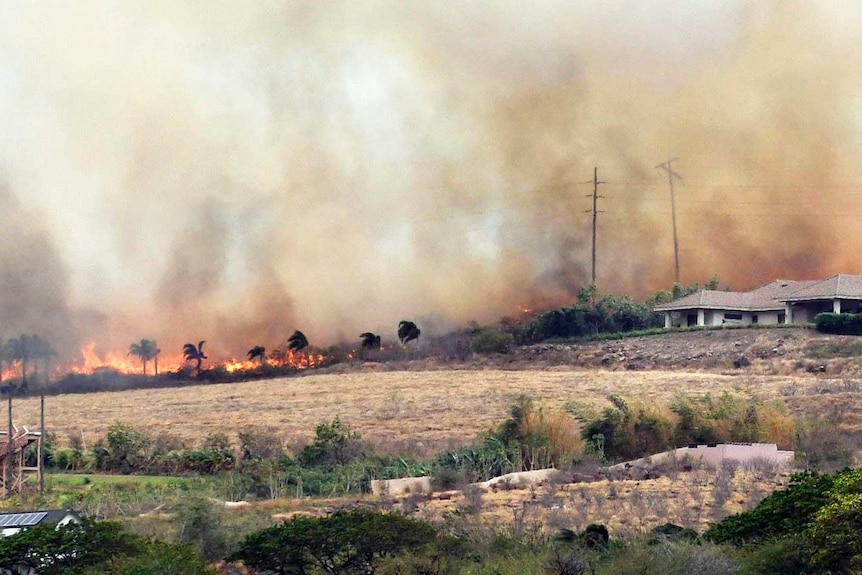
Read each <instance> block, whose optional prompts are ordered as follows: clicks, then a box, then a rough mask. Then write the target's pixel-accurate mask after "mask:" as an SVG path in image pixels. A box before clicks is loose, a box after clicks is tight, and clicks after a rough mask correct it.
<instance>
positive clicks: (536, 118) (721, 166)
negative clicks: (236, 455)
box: [0, 0, 862, 358]
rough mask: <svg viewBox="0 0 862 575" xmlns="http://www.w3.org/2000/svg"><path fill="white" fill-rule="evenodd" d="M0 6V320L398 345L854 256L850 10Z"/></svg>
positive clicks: (798, 6)
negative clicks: (677, 286)
mask: <svg viewBox="0 0 862 575" xmlns="http://www.w3.org/2000/svg"><path fill="white" fill-rule="evenodd" d="M572 4H573V3H571V2H565V1H563V0H543V1H539V2H530V3H522V2H510V1H503V2H500V1H495V2H490V1H480V2H451V3H444V4H442V5H441V4H439V3H431V2H427V3H419V2H409V3H404V2H397V1H395V0H376V1H369V2H350V1H347V0H343V1H332V2H312V1H298V2H258V3H253V4H252V5H251V6H249V5H241V3H233V2H216V3H213V2H182V3H176V2H167V1H162V2H148V3H140V4H138V3H132V2H129V3H120V4H116V3H107V2H96V1H92V2H76V3H65V2H47V1H46V2H25V1H23V0H22V1H20V2H19V1H14V0H13V1H12V2H5V3H3V5H2V6H0V213H2V222H3V224H2V226H0V239H2V243H0V335H4V336H5V337H9V336H12V335H15V334H17V333H21V332H27V333H31V332H34V333H39V334H40V335H43V337H46V338H47V339H49V340H50V341H52V342H53V343H54V345H55V346H56V347H58V349H60V350H61V352H62V353H63V354H64V356H65V357H71V355H72V354H73V353H74V352H75V351H76V350H79V349H80V348H81V346H83V345H84V344H85V343H87V342H90V341H95V342H97V346H98V348H99V349H100V350H102V351H107V350H113V351H120V352H122V351H123V350H125V349H127V348H128V345H129V343H131V342H132V341H136V340H140V339H141V338H144V337H147V338H155V339H157V340H158V341H159V343H160V346H161V347H162V348H163V349H166V350H171V351H174V350H175V351H176V352H177V353H179V350H180V348H181V346H182V344H183V343H184V342H186V341H193V342H196V341H198V340H201V339H205V340H207V341H208V342H209V343H208V345H209V346H210V348H209V349H210V350H211V353H212V354H213V356H215V357H222V358H226V357H238V356H241V355H242V354H243V353H244V351H245V350H247V349H248V348H250V347H251V346H253V345H257V344H262V345H266V346H267V347H269V348H273V347H275V346H276V345H278V344H282V343H284V341H285V340H286V338H287V336H288V335H289V334H290V333H291V332H292V331H293V330H294V329H301V330H302V331H304V332H305V333H306V335H307V336H308V337H309V339H310V340H311V343H312V344H313V345H319V346H323V345H327V344H331V343H335V342H337V341H343V340H357V341H358V334H359V333H361V332H363V331H374V332H382V333H383V335H384V340H385V339H387V338H388V339H390V341H391V340H392V339H394V332H395V327H396V324H397V323H398V321H399V320H401V319H412V320H414V321H417V323H419V324H420V327H422V329H423V333H434V332H435V331H440V330H443V329H447V328H449V327H452V326H456V325H462V324H464V323H465V322H467V321H470V320H478V321H489V320H494V319H497V318H499V317H501V316H504V315H512V314H515V313H517V310H518V308H519V307H530V308H544V307H550V306H554V305H562V304H567V303H570V302H571V301H572V299H573V298H574V295H575V293H576V292H577V290H578V289H579V288H581V287H584V286H585V285H587V284H589V282H590V236H591V229H590V221H591V220H590V215H589V214H588V213H585V212H586V211H587V210H589V208H590V207H591V201H590V200H589V199H588V198H587V197H586V196H587V195H588V194H590V193H591V191H592V188H591V186H590V185H584V184H583V182H585V181H587V180H589V179H590V178H591V177H592V170H593V166H598V167H599V177H600V179H601V180H604V181H606V182H607V183H606V184H603V185H602V186H601V187H600V189H599V193H600V194H601V196H602V198H601V199H600V200H599V209H600V210H602V213H601V214H599V228H598V278H597V284H598V287H599V290H600V291H601V292H603V293H627V294H632V295H636V296H639V297H640V296H644V295H646V294H648V293H651V292H654V291H656V290H657V289H661V288H668V287H669V286H670V285H672V283H673V277H674V270H673V244H672V229H671V215H670V201H669V193H668V187H667V176H666V174H665V173H664V172H662V171H660V170H657V169H656V168H655V166H656V165H657V164H659V163H661V162H663V161H665V160H666V159H667V158H668V156H677V157H679V160H678V162H676V163H675V164H674V168H675V170H676V171H678V172H679V173H680V174H681V175H682V176H683V180H682V181H679V182H676V184H675V185H676V196H677V214H678V224H679V237H680V249H681V251H680V258H681V269H682V281H683V283H695V282H704V281H706V280H708V279H710V278H711V277H713V276H717V277H719V278H721V280H722V283H723V284H726V285H729V286H731V287H732V288H734V289H746V288H749V287H753V286H756V285H758V284H760V283H764V282H766V281H769V280H771V279H776V278H779V277H780V278H786V279H806V278H819V277H826V276H828V275H831V274H834V273H838V272H845V273H862V261H860V259H859V258H858V256H857V255H856V254H857V252H858V249H857V246H858V245H859V240H860V236H862V232H860V231H859V229H860V228H859V226H858V225H856V222H857V220H858V219H859V216H860V212H862V209H861V208H860V206H862V174H860V168H859V162H858V161H857V157H858V156H859V155H860V153H862V91H860V88H862V66H860V64H862V62H860V59H862V57H860V56H859V54H862V51H860V47H862V37H860V36H859V35H858V33H856V31H858V30H859V29H860V24H862V7H860V6H859V5H858V3H855V2H850V1H847V2H833V1H829V2H826V1H824V2H810V1H806V2H803V1H801V0H784V1H778V0H776V1H774V2H760V1H755V0H750V1H743V0H734V1H727V2H722V3H717V2H688V1H682V0H678V1H673V2H662V3H657V4H656V5H654V6H648V3H645V2H636V1H620V2H612V3H605V4H607V5H603V6H602V7H596V6H590V7H589V8H577V7H573V6H571V5H572Z"/></svg>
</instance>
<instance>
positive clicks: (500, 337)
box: [470, 327, 515, 355]
mask: <svg viewBox="0 0 862 575" xmlns="http://www.w3.org/2000/svg"><path fill="white" fill-rule="evenodd" d="M514 343H515V337H514V336H513V335H512V334H511V333H506V332H504V331H501V330H499V329H494V328H489V327H486V328H482V329H480V330H478V331H476V332H474V333H473V335H472V336H471V337H470V351H472V352H473V353H478V354H483V355H484V354H490V353H509V351H510V350H511V349H512V346H513V345H514Z"/></svg>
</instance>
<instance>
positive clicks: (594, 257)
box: [587, 166, 606, 286]
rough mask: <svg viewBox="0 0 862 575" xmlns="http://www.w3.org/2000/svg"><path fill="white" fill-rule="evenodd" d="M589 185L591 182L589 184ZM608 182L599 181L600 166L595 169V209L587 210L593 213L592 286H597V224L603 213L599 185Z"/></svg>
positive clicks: (588, 195) (593, 195) (593, 182)
mask: <svg viewBox="0 0 862 575" xmlns="http://www.w3.org/2000/svg"><path fill="white" fill-rule="evenodd" d="M588 183H589V182H588ZM604 183H606V182H600V181H599V168H598V166H596V167H594V168H593V181H592V184H593V193H592V197H593V209H592V210H587V211H588V212H592V213H593V275H592V285H594V286H595V285H596V224H597V223H598V216H599V214H600V213H602V212H601V211H600V210H598V209H597V208H598V202H599V198H601V197H603V196H600V195H599V184H604ZM587 197H588V198H589V197H590V194H587Z"/></svg>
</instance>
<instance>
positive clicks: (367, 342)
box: [359, 331, 380, 349]
mask: <svg viewBox="0 0 862 575" xmlns="http://www.w3.org/2000/svg"><path fill="white" fill-rule="evenodd" d="M359 338H360V339H361V340H362V345H361V347H362V349H380V336H379V335H374V334H373V333H371V332H370V331H366V332H365V333H362V334H359Z"/></svg>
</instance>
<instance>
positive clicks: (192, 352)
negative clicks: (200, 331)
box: [183, 340, 208, 375]
mask: <svg viewBox="0 0 862 575" xmlns="http://www.w3.org/2000/svg"><path fill="white" fill-rule="evenodd" d="M205 343H206V340H201V341H200V342H199V343H198V344H197V346H195V344H193V343H187V344H185V345H184V346H183V360H184V361H187V362H188V361H194V362H195V371H196V372H197V374H198V375H200V374H201V364H202V363H203V360H205V359H208V358H207V356H206V355H204V344H205Z"/></svg>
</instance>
